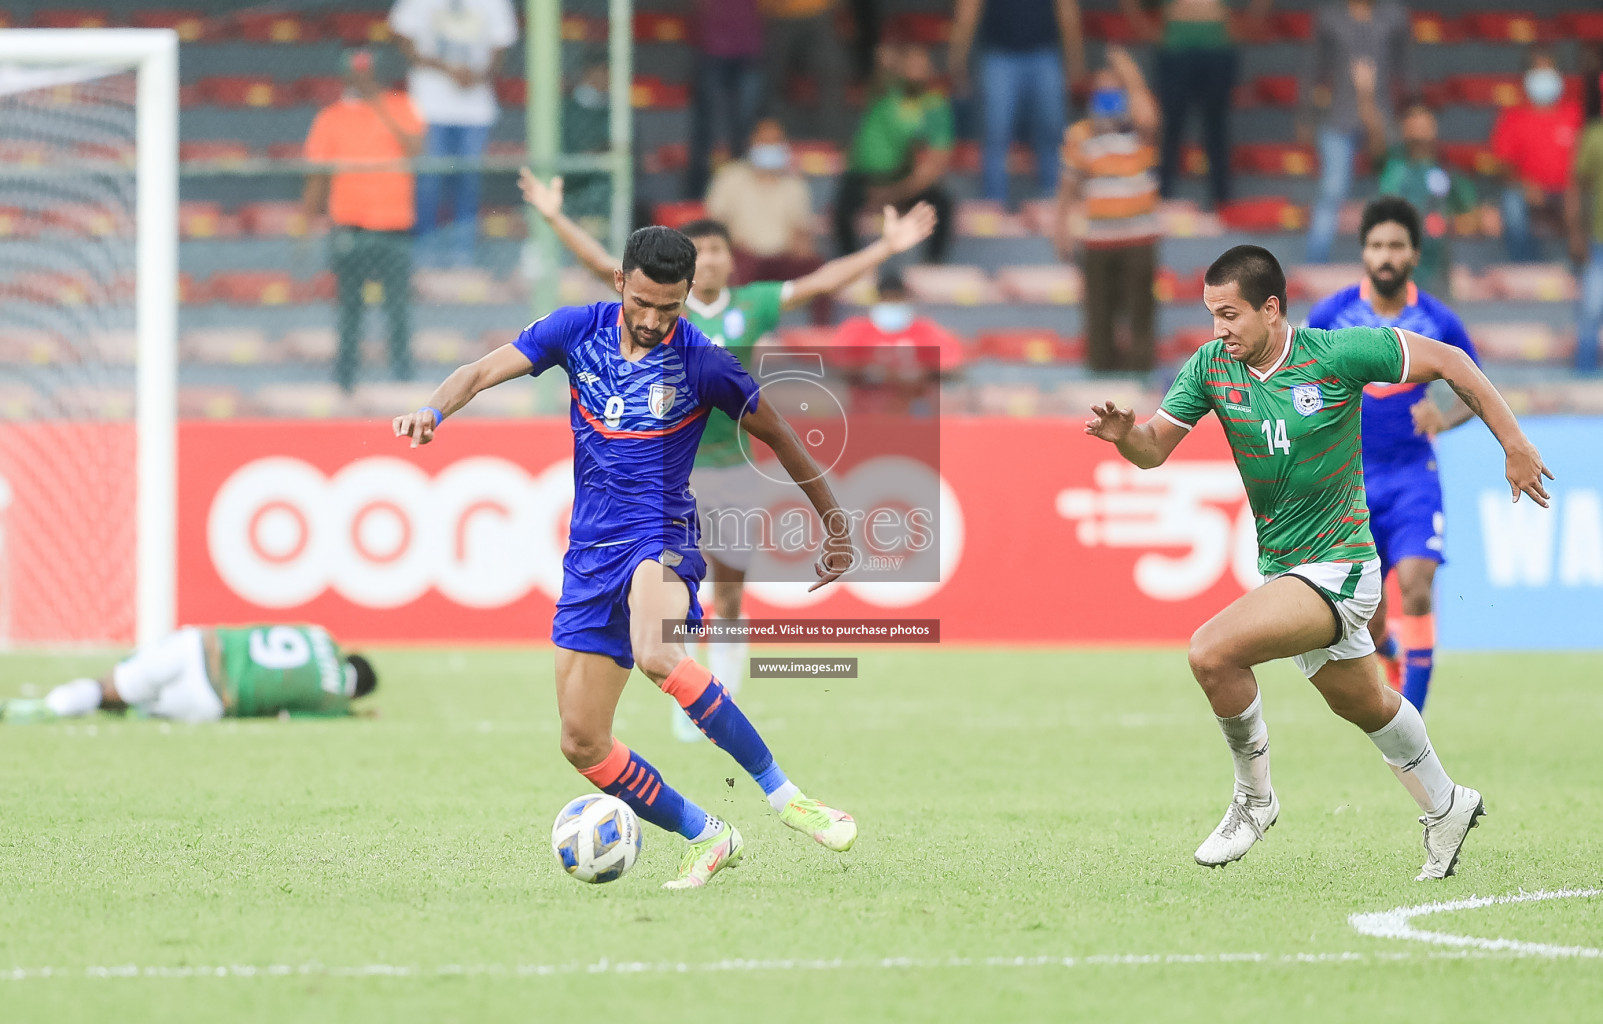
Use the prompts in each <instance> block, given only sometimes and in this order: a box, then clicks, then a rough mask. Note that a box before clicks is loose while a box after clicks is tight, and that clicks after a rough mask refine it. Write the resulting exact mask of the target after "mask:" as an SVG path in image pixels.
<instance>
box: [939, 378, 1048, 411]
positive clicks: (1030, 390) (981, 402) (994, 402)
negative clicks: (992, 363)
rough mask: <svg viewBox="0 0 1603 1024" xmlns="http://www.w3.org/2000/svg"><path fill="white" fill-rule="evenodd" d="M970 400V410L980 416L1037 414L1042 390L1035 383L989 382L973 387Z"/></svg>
mask: <svg viewBox="0 0 1603 1024" xmlns="http://www.w3.org/2000/svg"><path fill="white" fill-rule="evenodd" d="M970 401H971V403H972V405H971V410H970V411H972V412H973V413H974V414H976V415H979V416H1035V415H1038V414H1039V413H1040V409H1041V391H1040V389H1039V388H1037V387H1036V386H1035V385H1033V384H993V383H987V384H981V385H980V386H979V387H977V388H974V389H973V391H972V392H971V397H970ZM942 411H945V410H942Z"/></svg>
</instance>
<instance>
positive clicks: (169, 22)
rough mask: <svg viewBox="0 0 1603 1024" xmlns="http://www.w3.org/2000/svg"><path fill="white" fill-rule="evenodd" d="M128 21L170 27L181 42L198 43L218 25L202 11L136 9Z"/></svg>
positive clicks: (207, 36) (149, 25)
mask: <svg viewBox="0 0 1603 1024" xmlns="http://www.w3.org/2000/svg"><path fill="white" fill-rule="evenodd" d="M128 21H129V23H130V24H131V25H133V26H134V27H135V28H170V29H172V30H173V31H175V32H177V33H178V41H179V42H181V43H198V42H201V41H202V40H205V39H207V38H209V37H210V36H211V35H212V33H213V32H215V31H216V29H217V27H218V25H217V23H216V22H215V21H213V20H212V19H210V18H207V17H206V15H204V14H202V13H201V12H200V11H169V10H146V11H134V12H133V13H132V14H130V15H129V16H128Z"/></svg>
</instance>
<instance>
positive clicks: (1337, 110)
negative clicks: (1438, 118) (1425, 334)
mask: <svg viewBox="0 0 1603 1024" xmlns="http://www.w3.org/2000/svg"><path fill="white" fill-rule="evenodd" d="M1413 34H1414V33H1413V26H1412V24H1411V23H1410V22H1409V19H1408V12H1407V11H1406V10H1404V9H1403V7H1402V5H1401V4H1398V3H1396V2H1394V0H1378V2H1377V0H1346V2H1345V3H1327V4H1322V5H1320V7H1319V8H1318V12H1317V13H1316V14H1315V15H1314V48H1313V53H1312V55H1311V56H1310V58H1309V61H1308V63H1307V65H1306V67H1305V69H1304V74H1303V79H1302V89H1301V93H1302V102H1303V122H1302V123H1303V125H1304V126H1306V125H1308V124H1311V123H1312V121H1313V119H1315V118H1317V119H1318V122H1319V126H1318V130H1317V132H1316V133H1315V139H1316V141H1317V143H1318V146H1319V199H1318V201H1317V202H1315V203H1314V210H1313V217H1312V218H1311V222H1310V224H1309V226H1308V252H1307V256H1306V259H1307V261H1308V262H1309V263H1328V262H1330V248H1331V246H1332V245H1333V244H1334V243H1335V241H1336V222H1337V220H1338V218H1340V216H1341V204H1342V203H1343V202H1345V201H1346V199H1347V193H1348V191H1349V190H1350V189H1351V188H1352V180H1353V161H1354V159H1355V158H1356V157H1357V155H1358V153H1359V147H1360V146H1361V145H1362V144H1363V143H1364V141H1365V135H1366V132H1365V129H1364V124H1363V121H1362V119H1361V118H1360V117H1359V111H1358V105H1359V89H1358V88H1357V86H1356V84H1355V83H1356V81H1357V79H1358V77H1359V75H1360V70H1359V69H1360V67H1362V68H1363V71H1362V74H1363V76H1364V77H1365V78H1366V80H1367V87H1368V90H1369V97H1368V98H1369V99H1370V100H1371V101H1373V100H1374V99H1375V97H1376V96H1377V95H1378V96H1380V97H1383V100H1382V102H1380V103H1379V104H1378V105H1376V109H1377V110H1379V111H1380V113H1381V117H1382V120H1383V121H1389V120H1390V115H1389V113H1388V112H1389V111H1390V110H1392V109H1393V108H1394V107H1395V106H1396V103H1397V101H1398V99H1400V98H1401V97H1402V96H1406V95H1411V94H1412V93H1413V91H1414V83H1413V82H1412V81H1411V78H1412V74H1413V61H1412V59H1411V55H1410V53H1409V50H1410V47H1411V46H1412V42H1413ZM1384 127H1385V130H1386V131H1388V132H1389V131H1390V125H1389V124H1388V125H1385V126H1384ZM1305 130H1306V129H1305Z"/></svg>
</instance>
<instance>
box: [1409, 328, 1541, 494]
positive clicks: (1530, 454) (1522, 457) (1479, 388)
mask: <svg viewBox="0 0 1603 1024" xmlns="http://www.w3.org/2000/svg"><path fill="white" fill-rule="evenodd" d="M1397 333H1398V334H1399V335H1401V336H1402V338H1403V343H1404V345H1405V347H1406V354H1405V355H1404V360H1403V365H1404V380H1406V381H1408V382H1410V383H1426V382H1429V381H1433V380H1444V381H1446V382H1447V385H1448V387H1450V388H1452V389H1453V393H1454V394H1456V395H1457V396H1458V397H1459V398H1460V399H1461V400H1462V401H1463V403H1464V404H1465V405H1466V406H1468V407H1469V410H1470V411H1471V412H1473V413H1474V414H1475V415H1477V416H1479V417H1480V418H1481V420H1482V421H1484V422H1485V424H1486V426H1487V428H1488V429H1490V430H1491V432H1492V435H1493V436H1494V437H1496V438H1497V440H1498V443H1499V444H1501V445H1502V446H1503V451H1504V453H1505V454H1506V459H1505V462H1504V472H1505V473H1506V475H1507V476H1508V485H1509V488H1510V489H1511V491H1512V492H1513V495H1514V500H1515V501H1519V500H1520V492H1521V491H1523V492H1525V493H1526V494H1529V495H1530V496H1531V500H1532V501H1534V502H1536V503H1537V504H1538V505H1540V506H1542V507H1543V508H1546V507H1547V503H1548V494H1547V488H1546V487H1545V486H1544V485H1543V484H1542V478H1543V477H1546V478H1547V479H1549V480H1551V479H1553V473H1552V471H1551V470H1549V469H1548V468H1547V466H1546V465H1545V464H1544V463H1543V462H1542V455H1541V453H1540V452H1538V451H1537V450H1536V445H1534V444H1532V443H1531V440H1530V438H1528V437H1526V436H1525V431H1523V430H1521V429H1520V425H1519V421H1518V420H1516V419H1515V418H1514V412H1513V410H1511V409H1510V408H1509V407H1508V403H1507V402H1505V401H1503V396H1502V395H1501V394H1499V393H1498V391H1497V389H1496V388H1495V387H1493V386H1492V382H1491V381H1489V380H1487V379H1486V374H1484V373H1482V372H1481V368H1480V367H1479V366H1476V365H1475V360H1473V359H1471V358H1470V357H1469V353H1467V352H1465V351H1464V350H1463V349H1461V348H1454V347H1453V346H1452V345H1444V344H1442V343H1441V342H1439V341H1432V340H1431V339H1430V338H1427V337H1425V336H1423V335H1420V334H1415V333H1414V332H1413V331H1398V332H1397Z"/></svg>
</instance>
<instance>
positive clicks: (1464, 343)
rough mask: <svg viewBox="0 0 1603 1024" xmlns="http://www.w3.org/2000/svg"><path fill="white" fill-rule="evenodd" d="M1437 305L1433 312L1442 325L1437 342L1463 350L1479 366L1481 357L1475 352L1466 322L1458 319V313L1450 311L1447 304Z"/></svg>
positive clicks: (1440, 303)
mask: <svg viewBox="0 0 1603 1024" xmlns="http://www.w3.org/2000/svg"><path fill="white" fill-rule="evenodd" d="M1435 305H1436V308H1435V309H1433V310H1432V311H1431V312H1432V313H1434V314H1435V316H1436V322H1437V323H1438V324H1440V325H1441V329H1440V333H1439V335H1438V336H1437V338H1436V340H1437V341H1439V342H1441V343H1442V344H1443V345H1452V346H1453V347H1454V348H1461V349H1463V350H1464V351H1465V352H1466V353H1467V354H1468V355H1469V357H1470V358H1471V359H1473V360H1475V365H1477V366H1479V365H1480V361H1481V355H1480V353H1479V352H1477V351H1475V343H1474V342H1473V341H1471V340H1470V339H1469V330H1468V329H1467V328H1465V327H1464V321H1462V320H1460V319H1459V318H1458V314H1457V313H1454V312H1453V311H1452V310H1450V309H1448V308H1447V305H1446V304H1445V303H1442V302H1437V303H1436V304H1435Z"/></svg>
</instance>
